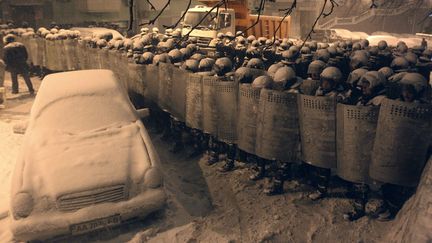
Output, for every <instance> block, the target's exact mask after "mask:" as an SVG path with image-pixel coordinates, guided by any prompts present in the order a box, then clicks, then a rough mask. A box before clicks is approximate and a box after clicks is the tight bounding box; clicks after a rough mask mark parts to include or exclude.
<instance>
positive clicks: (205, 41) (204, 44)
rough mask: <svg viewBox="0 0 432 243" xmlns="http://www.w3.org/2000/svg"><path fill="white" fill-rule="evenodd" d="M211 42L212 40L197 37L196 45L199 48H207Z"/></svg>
mask: <svg viewBox="0 0 432 243" xmlns="http://www.w3.org/2000/svg"><path fill="white" fill-rule="evenodd" d="M211 41H212V38H208V37H198V40H197V45H198V46H200V47H207V46H208V45H209V44H210V42H211Z"/></svg>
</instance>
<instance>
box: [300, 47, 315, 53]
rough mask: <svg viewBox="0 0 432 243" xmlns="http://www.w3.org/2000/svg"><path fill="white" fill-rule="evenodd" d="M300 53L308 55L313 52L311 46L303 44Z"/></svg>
mask: <svg viewBox="0 0 432 243" xmlns="http://www.w3.org/2000/svg"><path fill="white" fill-rule="evenodd" d="M300 53H301V54H302V55H308V54H311V53H312V52H311V49H310V47H307V46H303V47H302V48H301V49H300Z"/></svg>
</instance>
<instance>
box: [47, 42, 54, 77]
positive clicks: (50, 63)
mask: <svg viewBox="0 0 432 243" xmlns="http://www.w3.org/2000/svg"><path fill="white" fill-rule="evenodd" d="M45 50H46V56H45V67H46V68H47V69H49V70H53V71H55V61H56V60H55V59H56V53H55V45H54V41H52V40H45Z"/></svg>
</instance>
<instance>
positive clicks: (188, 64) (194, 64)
mask: <svg viewBox="0 0 432 243" xmlns="http://www.w3.org/2000/svg"><path fill="white" fill-rule="evenodd" d="M198 67H199V62H198V61H197V60H195V59H187V60H186V61H185V62H184V63H183V66H182V68H183V69H184V70H187V71H191V72H193V73H195V72H198Z"/></svg>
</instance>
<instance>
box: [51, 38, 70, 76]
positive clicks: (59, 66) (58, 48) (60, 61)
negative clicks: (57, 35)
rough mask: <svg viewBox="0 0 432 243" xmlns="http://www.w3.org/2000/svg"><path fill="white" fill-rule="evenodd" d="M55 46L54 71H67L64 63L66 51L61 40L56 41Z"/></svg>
mask: <svg viewBox="0 0 432 243" xmlns="http://www.w3.org/2000/svg"><path fill="white" fill-rule="evenodd" d="M54 45H55V55H56V62H55V67H56V68H55V71H67V70H68V69H67V68H68V67H67V63H66V53H65V52H66V49H65V46H64V41H63V40H56V41H54Z"/></svg>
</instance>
